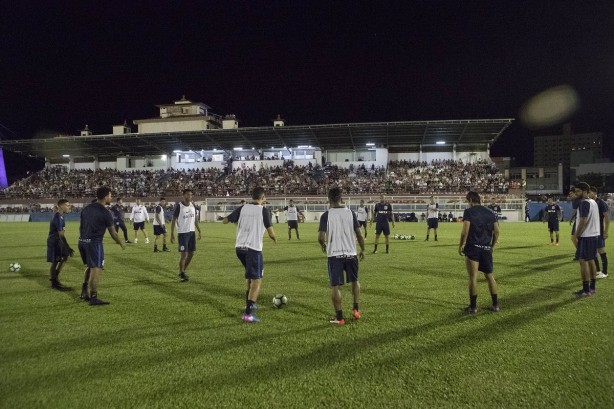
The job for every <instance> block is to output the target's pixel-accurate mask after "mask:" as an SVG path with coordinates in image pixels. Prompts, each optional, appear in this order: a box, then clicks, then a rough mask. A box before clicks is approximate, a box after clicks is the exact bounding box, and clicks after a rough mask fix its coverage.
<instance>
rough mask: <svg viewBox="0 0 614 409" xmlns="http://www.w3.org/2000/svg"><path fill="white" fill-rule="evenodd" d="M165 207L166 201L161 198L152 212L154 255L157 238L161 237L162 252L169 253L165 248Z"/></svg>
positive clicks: (156, 249) (156, 248) (156, 250)
mask: <svg viewBox="0 0 614 409" xmlns="http://www.w3.org/2000/svg"><path fill="white" fill-rule="evenodd" d="M165 206H166V199H165V198H163V197H161V198H160V202H159V203H158V205H157V206H156V209H155V210H154V218H153V219H154V220H153V230H154V253H157V252H158V251H159V250H158V237H160V236H162V251H170V250H169V248H168V247H166V220H165V218H164V207H165Z"/></svg>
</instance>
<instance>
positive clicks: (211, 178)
mask: <svg viewBox="0 0 614 409" xmlns="http://www.w3.org/2000/svg"><path fill="white" fill-rule="evenodd" d="M99 186H109V187H110V188H111V190H112V191H113V192H114V195H115V196H116V197H117V196H121V197H131V198H135V197H159V196H180V195H181V192H182V191H183V189H186V188H191V189H193V190H194V191H195V192H196V194H197V195H201V196H209V197H216V196H217V197H221V196H247V195H249V192H251V191H252V189H253V188H254V187H255V186H263V187H264V188H265V189H266V191H267V193H268V195H270V196H275V195H280V196H282V195H285V196H287V195H304V196H310V195H324V196H326V194H327V192H328V190H329V189H330V188H331V187H333V186H340V187H341V188H342V189H343V191H344V192H345V193H346V194H349V195H361V194H363V195H366V194H369V195H371V194H380V193H386V194H396V195H403V194H458V193H464V192H467V191H468V190H470V189H474V190H477V191H478V192H480V193H507V191H508V188H509V181H508V180H506V179H505V178H504V177H503V175H502V174H501V173H500V172H499V171H498V169H497V168H496V167H495V166H494V164H492V163H491V162H488V161H478V162H475V163H463V162H462V161H454V160H434V161H432V162H431V163H426V162H417V161H391V162H390V163H389V165H388V168H387V169H385V168H383V167H376V166H365V165H360V166H350V167H349V168H341V167H337V166H326V167H321V166H318V165H311V164H309V165H308V166H296V165H295V164H294V163H293V162H292V161H285V162H284V164H283V165H282V166H274V167H265V166H261V167H260V168H259V169H257V168H256V166H255V165H254V166H252V167H249V166H245V167H240V168H235V169H229V168H226V169H219V168H207V169H190V170H183V169H172V168H171V169H168V170H137V171H118V170H113V169H99V170H96V171H93V170H72V171H69V170H67V169H66V168H65V167H63V166H55V167H48V168H45V169H43V170H42V171H40V172H37V173H34V174H33V175H31V176H29V177H28V178H25V179H21V180H18V181H17V182H15V183H14V184H13V185H12V186H10V187H9V188H7V189H5V190H4V191H3V195H2V196H4V198H7V199H12V198H15V199H24V198H25V199H28V198H31V199H36V198H46V197H65V198H69V199H70V198H83V197H93V196H94V194H95V191H96V189H97V188H98V187H99ZM0 198H1V196H0Z"/></svg>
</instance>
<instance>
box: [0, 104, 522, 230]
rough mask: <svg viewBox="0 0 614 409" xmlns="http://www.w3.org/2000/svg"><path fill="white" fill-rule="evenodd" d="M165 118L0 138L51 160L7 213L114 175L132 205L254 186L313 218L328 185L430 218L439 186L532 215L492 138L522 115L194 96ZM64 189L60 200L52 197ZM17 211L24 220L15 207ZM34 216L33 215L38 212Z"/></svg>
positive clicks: (451, 194)
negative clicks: (336, 107)
mask: <svg viewBox="0 0 614 409" xmlns="http://www.w3.org/2000/svg"><path fill="white" fill-rule="evenodd" d="M158 108H159V110H160V115H159V117H155V118H150V119H141V120H135V121H134V122H133V124H134V125H136V126H137V127H138V131H137V132H133V129H132V127H131V126H129V125H128V124H126V123H124V124H122V125H116V126H113V133H111V134H105V135H93V134H92V133H91V132H90V131H89V129H88V128H87V126H86V127H85V129H84V130H83V131H81V133H80V135H58V136H56V137H49V138H42V139H17V140H2V141H0V148H1V149H4V150H7V151H12V152H18V153H22V154H26V155H31V156H35V157H39V158H44V160H45V168H44V169H43V170H42V171H40V172H36V173H34V174H32V175H30V176H29V177H27V178H25V179H21V180H18V181H16V182H15V183H13V184H12V185H11V186H9V187H8V188H7V189H4V190H3V191H2V192H1V194H0V213H1V214H4V218H8V219H10V215H11V214H13V215H17V214H22V215H23V216H22V219H25V218H27V217H26V216H25V214H26V213H27V214H36V213H42V214H44V213H48V212H50V210H51V209H52V208H53V203H55V201H56V200H57V198H59V197H66V198H69V199H70V200H71V201H72V202H73V203H74V204H75V205H76V206H75V209H76V210H77V211H78V209H79V205H80V204H83V203H87V202H88V201H89V200H90V198H91V197H93V192H94V191H95V189H96V187H97V186H100V185H108V186H110V187H111V188H112V189H113V191H114V195H115V196H121V197H123V198H124V203H125V205H126V206H127V207H128V206H130V205H131V204H132V202H133V201H134V200H135V199H136V198H137V197H138V198H141V199H142V200H143V202H144V203H145V204H146V205H150V206H153V205H154V204H155V203H157V200H158V198H159V197H160V196H165V197H167V198H168V199H169V202H171V203H172V201H173V200H178V199H179V197H180V193H181V191H182V190H183V189H184V188H186V187H190V188H192V189H194V191H195V194H196V197H197V198H198V201H199V202H201V203H202V204H203V206H204V208H205V211H203V212H202V213H201V218H202V219H203V220H211V221H213V220H215V219H216V217H217V216H219V215H220V214H223V213H225V212H227V211H229V210H232V209H233V208H234V206H235V205H236V204H238V202H239V201H240V199H241V198H245V197H247V196H248V192H249V191H250V190H251V189H252V188H253V187H254V186H256V185H261V186H264V187H265V189H267V197H268V198H269V202H270V203H271V205H272V206H274V207H276V206H278V205H279V206H282V205H284V204H285V201H286V200H287V199H289V198H294V200H295V201H296V202H298V203H299V204H300V205H301V206H303V207H304V209H305V210H306V214H307V217H306V219H307V221H313V220H317V217H318V215H319V213H321V212H323V211H324V210H325V209H326V200H325V197H326V192H327V190H328V189H329V188H330V187H331V186H333V185H338V186H341V187H342V188H343V190H344V192H346V193H347V194H348V195H349V199H348V200H349V201H350V206H352V205H355V204H357V203H358V202H359V200H360V199H365V200H366V201H367V202H368V203H375V202H376V201H377V200H378V199H379V195H380V194H386V195H387V196H388V197H389V198H390V200H391V202H392V203H394V204H395V210H396V211H397V212H398V213H399V218H400V219H404V218H407V219H417V220H419V219H420V216H421V214H422V213H423V212H424V209H425V208H426V203H427V202H428V197H429V196H430V195H435V196H436V197H437V198H438V199H437V200H438V202H439V203H440V206H441V210H442V213H444V212H445V213H446V214H450V213H452V214H453V215H454V216H457V215H459V213H460V214H462V209H464V200H463V197H464V194H465V193H466V192H467V191H468V190H470V189H473V190H477V191H478V192H480V193H482V194H484V195H486V196H487V197H486V200H488V201H493V200H494V201H496V202H498V203H500V204H501V206H502V208H503V215H504V217H505V218H506V219H508V220H523V219H524V195H523V194H522V189H521V186H520V184H519V183H518V181H510V180H509V178H508V177H505V176H504V175H503V174H502V173H501V171H499V169H497V167H496V166H495V164H494V163H493V162H492V161H491V159H490V155H489V149H490V146H492V144H493V143H494V142H495V141H496V140H497V138H498V137H499V136H500V135H501V134H502V133H503V132H504V131H505V130H506V129H507V127H509V125H510V124H511V123H512V121H513V120H512V119H471V120H442V121H407V122H373V123H345V124H325V125H297V126H287V125H286V124H285V121H284V120H283V119H282V118H281V117H280V116H278V117H277V118H276V119H275V120H273V126H268V127H245V128H242V127H239V120H238V119H237V118H236V117H235V116H234V115H226V116H224V117H222V116H220V115H216V114H214V113H212V112H211V111H210V107H208V106H207V105H205V104H203V103H200V102H192V101H189V100H187V99H186V98H185V97H183V98H182V99H180V100H179V101H175V102H174V103H173V104H165V105H158ZM54 199H55V200H54ZM13 219H18V217H17V216H15V217H14V218H13ZM30 219H31V218H30Z"/></svg>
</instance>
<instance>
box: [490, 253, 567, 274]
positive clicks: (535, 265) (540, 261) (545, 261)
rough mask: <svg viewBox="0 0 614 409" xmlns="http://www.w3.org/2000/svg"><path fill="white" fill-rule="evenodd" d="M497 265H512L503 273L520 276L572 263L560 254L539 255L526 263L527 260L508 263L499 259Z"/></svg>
mask: <svg viewBox="0 0 614 409" xmlns="http://www.w3.org/2000/svg"><path fill="white" fill-rule="evenodd" d="M497 265H503V266H508V267H513V270H512V271H508V272H506V273H505V277H506V278H511V277H513V278H522V277H526V276H530V275H532V274H535V273H543V272H546V271H551V270H553V269H555V268H557V267H560V266H564V265H570V266H571V265H572V263H570V262H569V260H568V259H567V258H565V257H562V256H561V255H560V254H557V255H552V256H548V257H540V258H536V259H532V260H530V261H529V264H528V265H527V261H526V260H525V261H523V262H522V263H510V262H505V261H501V262H499V263H497Z"/></svg>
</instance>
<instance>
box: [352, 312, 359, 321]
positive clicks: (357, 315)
mask: <svg viewBox="0 0 614 409" xmlns="http://www.w3.org/2000/svg"><path fill="white" fill-rule="evenodd" d="M352 316H353V317H354V319H356V320H359V319H360V311H358V310H353V311H352Z"/></svg>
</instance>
